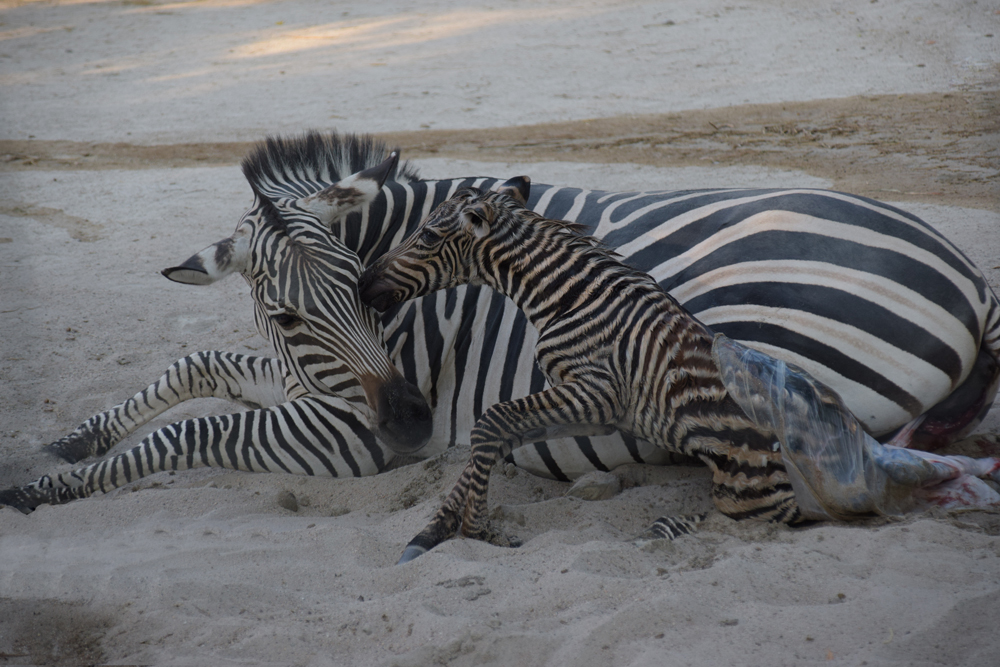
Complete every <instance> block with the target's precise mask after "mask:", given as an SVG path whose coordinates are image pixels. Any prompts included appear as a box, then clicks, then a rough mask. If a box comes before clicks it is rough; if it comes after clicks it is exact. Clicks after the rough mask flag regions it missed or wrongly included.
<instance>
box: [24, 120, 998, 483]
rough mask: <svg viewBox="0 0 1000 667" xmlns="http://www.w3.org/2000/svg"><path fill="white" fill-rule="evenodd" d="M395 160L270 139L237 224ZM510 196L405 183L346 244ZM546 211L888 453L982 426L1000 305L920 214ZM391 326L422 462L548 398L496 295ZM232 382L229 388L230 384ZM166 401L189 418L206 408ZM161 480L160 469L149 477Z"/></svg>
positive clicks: (863, 204)
mask: <svg viewBox="0 0 1000 667" xmlns="http://www.w3.org/2000/svg"><path fill="white" fill-rule="evenodd" d="M387 152H388V151H387V149H386V147H385V146H384V145H383V144H381V143H379V142H374V141H372V140H371V138H370V137H354V136H338V135H336V134H327V135H320V134H317V133H310V134H307V135H304V136H301V137H295V138H286V139H280V138H278V139H270V140H268V141H266V142H264V143H262V144H261V145H259V146H258V147H257V148H255V149H254V150H253V151H252V152H251V153H250V155H248V157H247V158H246V160H244V172H245V173H246V174H247V176H248V179H249V180H250V182H251V185H252V188H253V190H254V194H255V202H254V206H253V207H252V208H251V209H250V210H248V211H247V212H246V213H245V214H244V216H243V218H242V219H241V222H240V225H241V226H242V225H245V224H249V225H253V224H260V221H261V220H263V219H264V217H265V216H266V215H269V213H268V212H269V211H272V212H273V211H274V210H281V207H282V206H285V205H287V204H289V203H291V202H297V201H300V200H303V199H307V198H309V197H310V196H312V195H315V194H316V193H317V192H319V191H322V190H323V189H324V188H327V187H329V186H331V185H332V184H334V183H336V182H337V181H338V179H341V178H342V177H343V176H344V174H347V173H351V172H354V171H361V170H365V169H370V168H372V167H374V166H376V165H378V164H379V163H380V162H381V161H382V160H384V159H385V156H386V154H387ZM498 184H499V181H498V180H497V179H494V178H486V177H482V178H456V179H450V180H438V181H428V180H421V179H419V178H418V176H417V173H416V171H415V170H414V169H412V168H410V167H408V166H403V167H401V168H400V169H398V170H397V171H396V172H395V174H393V175H390V177H389V178H388V179H387V180H386V182H385V185H384V186H383V187H382V190H381V193H380V194H379V196H377V197H375V199H374V200H372V201H371V202H370V203H368V204H366V205H364V206H362V207H361V208H360V210H359V211H358V212H355V213H352V214H350V215H343V216H336V217H333V218H332V219H330V220H329V224H330V230H331V231H332V234H333V236H334V237H336V238H337V239H339V240H340V241H341V242H343V244H344V245H345V246H346V247H347V248H349V249H350V250H353V251H354V252H356V253H357V254H358V255H359V256H360V257H361V260H362V261H363V262H364V263H369V262H371V261H372V260H373V259H375V258H377V257H379V256H380V255H382V254H384V253H385V252H386V251H387V250H388V249H389V248H391V247H392V246H394V245H397V244H398V243H399V242H400V241H402V239H403V238H405V237H406V236H408V235H409V234H410V232H412V231H413V230H414V229H416V227H417V226H418V225H419V223H420V221H421V220H422V219H423V218H424V217H425V216H426V215H427V214H428V213H429V212H430V211H431V210H432V209H433V208H434V207H435V206H436V205H437V204H438V203H440V202H441V201H444V200H445V199H446V198H448V197H449V196H451V195H452V194H453V193H454V192H455V191H457V190H458V189H459V188H462V187H467V186H474V187H478V188H481V189H489V188H491V187H494V186H496V185H498ZM531 194H532V196H531V199H530V200H529V206H530V207H531V208H533V209H534V210H535V211H537V212H539V213H542V214H543V215H546V216H547V217H552V218H561V219H568V220H573V221H576V222H577V223H580V224H582V225H584V226H585V227H586V228H588V229H589V230H590V231H591V232H593V233H595V234H596V235H597V236H600V237H603V238H604V240H605V242H606V243H608V244H610V245H612V246H615V247H617V248H618V251H619V252H620V253H622V254H623V255H624V256H625V258H626V260H627V261H628V262H629V263H630V264H632V265H633V266H635V267H636V268H639V269H642V270H644V271H647V272H650V273H652V274H653V275H654V276H655V277H656V278H657V280H658V281H659V282H660V284H661V285H663V286H664V287H665V288H667V289H668V290H670V291H671V292H672V293H673V294H674V295H675V296H676V297H677V298H678V300H679V301H680V302H681V303H682V305H685V307H687V308H688V309H689V310H691V311H692V312H693V313H694V314H695V315H696V316H698V317H699V318H701V319H702V320H703V321H704V322H705V323H706V324H708V325H710V326H712V327H713V328H715V329H716V330H717V331H720V332H722V333H725V334H727V335H729V336H730V337H731V338H734V339H736V340H740V341H743V342H747V343H749V344H750V345H752V346H756V347H758V348H760V349H762V350H764V351H766V352H768V353H770V354H772V355H773V356H776V357H779V358H784V359H786V360H789V361H792V362H795V363H797V364H798V365H799V366H802V367H803V368H805V370H807V371H808V372H809V373H811V374H812V375H813V376H814V377H816V378H818V379H819V380H821V381H822V382H824V383H825V384H827V385H829V386H831V387H833V388H834V389H835V390H837V391H838V392H839V393H840V394H841V395H842V396H843V397H844V398H845V400H846V402H847V404H848V406H849V407H850V408H851V409H852V411H854V413H855V414H856V415H857V416H858V418H859V419H861V421H862V422H864V423H865V425H866V427H867V428H868V429H870V430H871V431H872V432H873V433H874V434H876V435H885V434H888V433H890V432H891V431H893V430H894V429H896V428H898V427H899V426H901V425H903V424H905V423H907V422H909V421H910V420H912V419H914V418H915V417H918V416H919V415H921V414H925V415H927V417H926V419H925V421H924V423H923V424H922V425H921V428H920V430H919V431H918V432H917V434H916V439H917V440H918V441H926V440H929V439H931V438H933V437H936V436H937V433H936V431H943V434H944V435H943V437H948V436H951V435H955V434H957V433H960V432H962V431H963V430H967V429H969V428H971V427H972V426H974V425H975V424H976V423H978V421H979V419H980V418H981V416H982V413H984V412H985V410H987V409H988V408H989V406H990V405H991V403H992V400H993V397H994V395H995V393H996V385H997V380H998V369H1000V365H998V362H997V356H998V341H997V338H998V335H1000V323H998V320H1000V312H998V308H997V300H996V298H995V296H994V295H993V293H992V292H991V291H990V288H989V286H988V285H987V284H986V282H985V280H984V279H983V276H982V275H981V274H980V272H979V271H978V270H977V269H976V268H975V267H974V266H973V265H972V263H971V262H969V260H968V259H966V258H965V257H964V255H962V254H961V253H960V252H959V251H958V250H957V249H955V248H954V247H953V246H952V245H951V244H950V243H948V241H947V240H945V239H944V238H942V237H941V236H940V235H939V234H938V233H937V232H935V231H934V230H933V229H932V228H930V227H929V226H927V225H926V224H925V223H923V222H921V221H920V220H918V219H917V218H915V217H914V216H912V215H910V214H907V213H905V212H902V211H899V210H898V209H895V208H892V207H889V206H886V205H884V204H880V203H878V202H874V201H871V200H868V199H863V198H860V197H852V196H850V195H844V194H840V193H835V192H827V191H819V190H745V189H718V190H699V191H686V192H673V193H668V192H658V193H634V192H633V193H614V192H599V191H588V190H580V189H575V188H563V187H554V186H546V185H540V184H535V185H534V186H533V187H532V193H531ZM264 202H267V203H270V204H269V205H268V206H263V205H262V203H264ZM241 243H243V241H241V236H240V231H239V228H238V229H237V232H236V233H235V234H234V235H233V236H232V237H229V238H227V239H224V240H223V241H220V242H219V243H218V244H215V245H214V246H212V249H211V250H209V251H206V252H204V253H202V254H201V257H198V256H195V258H192V259H191V260H188V262H185V263H184V264H182V265H181V267H180V268H182V269H188V270H191V271H193V273H184V272H172V273H171V274H170V277H172V278H181V277H184V276H188V277H195V278H196V277H197V275H199V272H201V271H204V270H205V268H206V262H207V261H208V260H210V259H211V258H212V257H214V256H215V252H216V251H217V250H219V249H221V250H222V251H223V252H224V251H225V249H226V248H228V247H230V246H233V247H239V246H240V244H241ZM339 279H341V280H343V281H345V283H344V284H345V285H347V286H348V287H349V288H350V289H354V287H353V284H349V285H348V283H350V281H351V280H356V274H354V273H345V274H342V275H340V276H339ZM195 282H197V281H195ZM382 322H383V323H384V325H385V341H386V343H387V345H388V350H389V356H390V358H391V359H392V361H393V362H394V363H395V364H396V365H398V366H399V367H400V368H401V370H402V372H403V376H404V377H405V378H406V379H407V380H408V381H409V382H411V383H413V384H415V385H416V386H417V387H418V388H419V389H420V391H421V392H422V394H423V395H424V396H426V397H427V398H428V400H429V402H430V404H431V407H432V408H433V410H434V413H433V420H434V429H433V432H434V434H433V436H432V438H431V441H430V444H429V445H428V446H427V447H425V448H424V449H423V450H421V452H420V455H424V456H429V455H432V454H435V453H438V452H440V451H442V450H444V449H445V448H446V447H448V446H451V445H453V444H455V443H456V442H464V441H465V440H466V439H467V437H468V434H469V432H470V431H471V428H472V426H473V424H474V423H475V421H476V419H477V418H478V417H479V416H480V415H481V414H482V413H483V411H484V410H485V409H486V408H487V407H489V406H490V405H493V404H495V403H499V402H502V401H505V400H509V399H510V398H511V397H514V396H523V395H527V394H530V393H536V392H537V391H539V390H540V389H542V388H543V387H544V384H545V383H544V378H543V377H542V375H541V373H540V372H539V371H538V370H537V368H536V367H535V365H534V361H533V359H532V354H531V350H532V349H533V347H534V343H535V336H536V334H535V332H534V330H532V329H531V328H530V327H528V326H527V322H526V321H525V319H524V317H523V315H521V314H520V313H519V312H518V311H517V310H516V308H514V307H513V305H512V304H511V303H510V302H508V301H506V300H505V299H504V298H503V297H501V296H499V295H497V294H494V293H492V292H490V291H488V290H481V289H478V288H472V289H469V288H460V289H457V290H450V291H448V292H446V293H440V294H436V295H431V296H429V297H426V298H424V299H422V300H421V301H419V302H415V303H412V304H406V305H404V306H402V307H399V308H396V309H393V310H390V311H389V312H387V313H386V314H385V315H384V316H383V319H382ZM330 334H331V335H334V334H336V332H330ZM341 334H346V335H348V336H349V335H351V332H341ZM205 372H206V373H209V374H211V369H209V370H206V371H205ZM219 381H220V382H222V385H223V386H225V382H226V381H227V380H226V379H225V378H224V377H223V378H220V379H219ZM168 394H169V392H165V393H164V398H165V399H166V400H167V401H168V402H173V403H176V402H179V401H180V400H185V398H187V397H190V396H189V395H182V396H178V397H175V396H173V395H168ZM271 395H274V392H272V394H271ZM134 416H135V417H136V419H135V420H134V422H133V421H130V422H129V424H127V427H128V428H127V429H126V428H118V427H117V426H116V427H114V428H110V427H105V426H102V424H105V423H107V422H108V421H109V420H110V421H111V422H113V421H114V419H115V416H114V415H113V414H109V413H103V414H102V415H96V416H95V417H94V418H92V419H91V420H88V422H87V424H89V423H93V424H94V427H95V428H98V429H103V432H104V433H106V434H107V436H106V441H107V447H110V446H112V445H113V444H114V443H115V442H117V441H118V440H120V439H121V438H122V437H124V435H125V434H126V432H127V431H128V430H129V429H133V428H136V427H138V426H139V425H140V424H141V423H142V422H144V421H145V420H146V417H145V413H142V414H137V415H134ZM87 424H85V425H84V426H86V425H87ZM359 424H360V422H359ZM168 428H170V427H168ZM358 428H359V429H362V430H364V427H362V426H358ZM156 436H157V434H153V435H151V436H150V437H151V438H155V437H156ZM623 440H624V443H623ZM365 442H366V443H367V445H366V446H365V447H358V448H356V450H352V451H353V452H355V455H356V456H357V457H358V458H357V460H356V461H355V462H354V465H351V466H348V465H346V464H345V463H344V461H342V460H340V458H339V457H340V454H338V453H336V452H335V453H333V454H332V456H333V459H332V460H328V461H327V462H326V464H328V465H326V464H324V465H320V466H317V467H314V468H313V472H314V473H315V474H330V473H329V470H330V469H331V467H332V469H334V470H338V471H339V470H344V471H348V473H349V474H356V475H357V474H372V473H374V472H377V471H378V470H380V469H382V468H383V467H384V466H385V465H388V464H389V463H390V462H391V460H392V457H393V456H394V454H393V452H392V451H391V450H389V449H388V448H387V447H386V446H385V443H382V442H378V441H377V440H375V438H374V437H370V438H368V439H367V440H366V441H365ZM623 444H624V446H623ZM230 446H231V448H232V451H233V452H234V454H233V455H234V456H240V455H244V454H245V452H244V451H243V450H242V449H240V448H241V447H244V446H245V445H242V444H240V443H236V442H233V443H232V444H231V445H230ZM310 456H315V455H314V454H312V453H310ZM514 460H515V462H516V463H517V464H518V465H519V466H521V467H523V468H525V469H527V470H529V471H531V472H533V473H535V474H539V475H544V476H548V477H553V478H556V479H571V478H574V477H576V476H579V475H581V474H583V473H586V472H589V471H592V470H595V469H598V470H606V469H611V468H614V467H616V466H618V465H621V464H624V463H630V462H635V461H639V462H642V461H646V462H652V463H657V462H662V461H664V455H663V451H662V450H659V449H657V448H655V447H652V446H651V445H649V444H648V443H644V442H642V441H636V440H634V439H632V438H629V437H625V436H621V435H609V436H601V437H591V438H575V439H561V440H554V441H549V442H543V443H535V444H533V445H531V446H526V447H522V448H521V449H519V450H518V451H517V452H516V453H515V455H514ZM153 463H154V464H156V461H154V462H153ZM157 465H159V464H157ZM167 466H168V467H169V463H168V464H167ZM258 468H259V467H258ZM258 468H255V469H258ZM279 469H280V468H279ZM150 471H155V468H154V469H153V470H150V469H147V468H144V469H143V472H144V473H148V472H150ZM337 474H341V473H340V472H338V473H337ZM133 478H134V473H133ZM43 479H44V478H43ZM122 479H123V477H121V476H119V477H118V478H117V481H116V485H117V484H118V483H122ZM109 484H110V481H109ZM109 488H113V486H111V487H109ZM43 502H45V501H43Z"/></svg>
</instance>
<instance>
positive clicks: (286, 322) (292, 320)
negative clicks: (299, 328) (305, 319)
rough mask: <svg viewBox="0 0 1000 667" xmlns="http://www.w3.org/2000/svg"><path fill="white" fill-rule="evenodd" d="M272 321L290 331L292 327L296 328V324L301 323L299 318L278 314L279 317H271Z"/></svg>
mask: <svg viewBox="0 0 1000 667" xmlns="http://www.w3.org/2000/svg"><path fill="white" fill-rule="evenodd" d="M271 321H272V322H274V323H275V324H277V325H278V326H279V327H281V328H282V329H288V328H290V327H292V326H295V324H297V323H298V322H299V318H297V317H295V316H294V315H291V314H289V313H278V314H277V315H272V316H271Z"/></svg>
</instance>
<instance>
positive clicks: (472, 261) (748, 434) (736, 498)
mask: <svg viewBox="0 0 1000 667" xmlns="http://www.w3.org/2000/svg"><path fill="white" fill-rule="evenodd" d="M527 194H528V192H527V181H526V180H524V179H512V180H511V181H508V182H507V183H505V184H504V185H503V186H502V187H501V188H500V189H499V191H498V192H485V193H484V192H482V191H480V190H477V189H475V188H467V189H463V190H460V191H459V192H458V193H456V194H455V196H454V197H452V198H451V199H449V200H447V201H445V202H444V203H443V204H441V206H439V207H438V208H437V209H435V211H434V212H433V213H432V214H431V215H430V217H428V218H427V220H426V221H425V222H424V225H423V226H422V227H420V228H418V229H417V231H416V232H415V233H414V234H413V235H412V236H410V237H409V238H408V239H407V240H406V241H404V242H403V244H402V245H400V246H399V247H398V248H396V249H394V250H392V251H390V252H389V253H387V254H385V255H383V256H382V257H381V258H379V259H378V260H377V261H376V262H374V263H373V264H371V265H370V266H369V267H368V269H366V271H365V275H364V276H362V280H361V286H360V289H361V297H362V299H364V300H365V301H366V302H368V303H371V304H372V305H373V306H374V307H376V308H378V309H380V310H382V309H385V308H386V307H388V306H390V305H392V304H394V303H397V302H399V301H404V300H409V299H413V298H416V297H420V296H424V295H426V294H429V293H432V292H435V291H438V290H441V289H445V288H448V287H452V286H455V285H462V284H472V285H484V286H487V287H490V288H492V289H493V290H496V291H497V292H499V293H501V294H503V295H505V296H506V297H507V298H509V299H510V300H511V301H512V302H513V303H514V304H515V305H516V306H517V307H518V308H519V309H520V310H521V311H523V312H524V313H525V316H526V317H527V319H528V320H529V321H530V322H531V324H532V325H533V326H534V327H535V329H536V330H537V331H538V333H539V337H538V342H537V344H536V345H535V348H534V355H535V358H536V360H537V362H538V366H539V367H540V368H541V369H542V372H543V373H544V375H545V377H546V379H547V380H548V381H549V382H550V383H551V386H550V387H548V388H546V389H543V390H542V391H539V392H536V393H533V394H530V395H528V396H526V397H519V398H516V399H514V400H510V401H505V402H503V403H499V404H497V405H493V406H490V407H489V408H488V409H487V410H486V412H485V413H484V414H483V416H482V417H480V418H479V420H478V421H477V422H476V425H475V426H474V427H473V429H472V435H471V443H472V453H471V455H470V457H469V463H468V465H467V466H466V468H465V470H464V471H463V473H462V475H461V477H460V479H459V481H458V483H457V484H456V485H455V487H454V489H453V490H452V491H451V493H450V494H449V495H448V497H447V499H446V500H445V503H444V505H442V506H441V508H440V509H439V510H438V512H437V513H436V514H435V516H434V518H433V519H432V521H431V522H430V524H428V526H427V527H426V528H425V529H424V530H423V531H421V533H420V534H419V535H417V536H416V537H415V538H414V539H413V540H412V541H411V542H410V543H409V545H408V546H407V548H406V550H405V551H404V553H403V557H402V559H401V560H400V562H406V561H408V560H412V559H413V558H416V557H417V556H419V555H420V554H422V553H424V552H425V551H427V550H428V549H430V548H433V547H434V546H436V545H437V544H440V543H441V542H442V541H444V540H447V539H449V538H451V537H452V536H453V535H454V534H455V532H456V531H457V530H458V528H459V526H461V531H462V533H463V534H464V535H465V536H467V537H471V538H474V539H480V540H486V541H489V542H493V543H496V544H501V545H504V546H506V545H507V540H506V538H505V537H504V536H503V535H501V534H498V533H496V532H495V531H493V530H492V529H491V528H490V526H489V525H488V521H487V515H488V512H487V495H488V489H489V478H490V472H491V470H492V468H493V466H494V465H495V464H496V462H497V461H499V460H500V458H501V457H505V456H508V455H510V453H511V452H512V451H515V450H516V449H518V448H520V447H521V446H522V445H523V444H524V443H526V442H531V441H534V440H537V439H538V438H542V437H547V436H553V435H555V436H558V435H569V434H580V435H590V434H597V433H609V432H612V431H615V430H617V431H620V432H623V433H631V434H633V435H634V436H635V437H637V438H642V439H644V440H646V441H648V442H652V443H654V444H656V445H657V446H658V447H662V448H663V449H665V450H667V451H670V452H674V453H676V454H680V455H684V456H689V457H697V458H699V459H700V460H701V461H702V462H704V463H705V464H706V465H707V466H708V467H709V468H710V469H711V470H712V480H713V487H712V497H713V499H714V501H715V504H716V506H717V507H718V509H719V510H720V511H722V512H723V513H725V514H727V515H728V516H730V517H732V518H736V519H743V518H757V519H763V520H767V521H782V522H795V521H797V520H798V519H799V518H800V513H799V509H798V505H797V503H796V502H795V493H794V491H793V489H792V484H791V481H790V479H789V477H788V475H787V472H786V470H785V467H784V464H783V462H782V452H781V451H780V448H779V447H778V446H775V445H776V443H777V442H778V436H777V434H776V433H775V432H774V431H773V430H771V429H770V428H767V427H766V426H761V425H758V424H757V423H755V422H754V421H753V420H752V419H751V418H749V417H748V416H747V413H746V412H745V411H744V410H743V409H742V408H741V407H740V406H739V405H738V404H737V403H736V402H735V401H734V400H733V399H732V397H730V396H729V394H728V392H727V390H726V387H725V385H724V384H723V381H722V375H721V373H720V371H719V368H718V366H717V365H716V363H715V360H714V359H713V353H712V352H713V342H714V336H713V334H712V332H711V331H710V330H709V329H708V328H706V327H705V325H703V324H702V323H701V322H699V321H698V320H696V319H695V318H693V317H691V315H690V314H689V313H688V312H687V311H685V310H684V309H683V308H681V307H680V306H679V305H678V304H677V302H676V301H675V300H674V299H673V298H672V297H670V295H669V294H667V293H666V292H665V291H664V290H663V289H662V288H661V287H660V286H659V285H658V284H657V283H656V282H655V281H654V280H653V279H652V278H651V277H650V276H649V275H648V274H645V273H642V272H640V271H636V270H634V269H632V268H630V267H628V266H626V265H625V264H623V263H621V261H620V260H619V258H618V257H617V256H615V255H614V254H613V253H612V252H609V251H608V250H607V249H606V248H604V247H603V246H601V245H600V242H599V241H597V240H596V239H594V238H593V237H590V236H581V235H579V233H578V232H579V230H580V227H579V225H576V224H575V223H568V222H564V221H558V220H551V219H547V218H544V217H542V216H540V215H538V214H536V213H533V212H531V211H529V210H528V209H526V208H525V207H524V201H525V200H526V198H527ZM845 412H846V410H845ZM690 525H693V524H691V523H690V521H684V520H679V521H670V520H665V521H663V522H661V527H667V528H670V527H674V528H677V527H680V526H690Z"/></svg>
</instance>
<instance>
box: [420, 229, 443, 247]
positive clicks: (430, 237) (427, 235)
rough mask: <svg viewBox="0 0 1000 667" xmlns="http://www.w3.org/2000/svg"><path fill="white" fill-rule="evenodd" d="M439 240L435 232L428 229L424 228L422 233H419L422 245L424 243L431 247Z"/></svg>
mask: <svg viewBox="0 0 1000 667" xmlns="http://www.w3.org/2000/svg"><path fill="white" fill-rule="evenodd" d="M439 238H440V237H439V236H438V234H437V232H435V231H434V230H432V229H430V228H429V227H425V228H424V231H422V232H420V241H421V242H422V243H426V244H427V245H433V244H435V243H437V241H438V239H439Z"/></svg>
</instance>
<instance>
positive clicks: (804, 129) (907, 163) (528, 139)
mask: <svg viewBox="0 0 1000 667" xmlns="http://www.w3.org/2000/svg"><path fill="white" fill-rule="evenodd" d="M382 136H383V137H384V138H385V139H386V140H388V141H389V142H391V143H392V144H394V145H399V146H400V147H401V148H402V149H403V151H404V155H405V156H406V157H408V158H419V157H427V156H431V155H433V156H437V157H454V158H464V159H471V160H484V161H496V160H506V159H509V160H518V161H546V160H562V161H576V162H597V163H621V162H632V163H639V164H647V165H653V166H690V165H695V166H705V165H706V163H708V164H713V165H760V166H767V167H774V168H782V169H797V170H801V171H804V172H807V173H809V174H812V175H814V176H818V177H822V178H827V179H830V180H831V181H832V182H833V187H834V188H835V189H837V190H844V191H848V192H854V193H857V194H862V195H866V196H870V197H875V198H879V199H891V200H893V201H900V200H917V201H926V202H929V203H937V204H956V205H962V206H970V207H975V208H982V209H988V210H993V211H997V210H1000V92H997V91H968V92H960V93H935V94H923V95H881V96H871V97H869V96H865V97H852V98H845V99H833V100H818V101H813V102H797V103H781V104H772V105H743V106H732V107H724V108H718V109H708V110H699V111H685V112H681V113H671V114H664V115H643V116H618V117H613V118H602V119H596V120H586V121H574V122H565V123H551V124H544V125H530V126H520V127H508V128H497V129H487V130H425V131H420V132H400V133H392V134H383V135H382ZM249 146H250V144H248V143H244V142H233V143H198V144H171V145H157V146H141V145H133V144H125V143H114V144H111V143H85V142H72V141H30V140H29V141H0V170H3V171H11V170H25V169H37V170H48V169H144V168H152V167H185V166H195V165H202V166H204V165H221V164H234V163H236V162H238V161H239V160H240V158H241V157H242V156H243V155H244V154H245V153H246V151H247V149H248V148H249ZM708 185H720V184H708V183H706V186H708Z"/></svg>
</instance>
